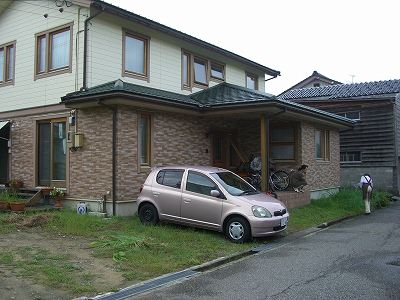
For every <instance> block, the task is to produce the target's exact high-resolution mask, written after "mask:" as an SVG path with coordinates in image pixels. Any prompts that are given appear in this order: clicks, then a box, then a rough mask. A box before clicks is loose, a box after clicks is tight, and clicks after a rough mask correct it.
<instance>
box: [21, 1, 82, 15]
mask: <svg viewBox="0 0 400 300" xmlns="http://www.w3.org/2000/svg"><path fill="white" fill-rule="evenodd" d="M21 2H24V3H26V4H29V5H32V6H36V7H43V8H46V9H51V10H54V11H58V12H59V11H60V9H59V8H58V9H57V8H52V7H47V6H44V5H39V4H33V3H30V2H28V1H24V0H23V1H21ZM62 13H68V14H73V15H77V13H74V12H71V11H66V10H63V12H62ZM80 15H81V16H82V17H88V15H87V14H80Z"/></svg>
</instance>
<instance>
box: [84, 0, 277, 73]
mask: <svg viewBox="0 0 400 300" xmlns="http://www.w3.org/2000/svg"><path fill="white" fill-rule="evenodd" d="M91 6H92V7H94V8H96V9H98V10H101V11H106V12H108V13H110V14H114V15H116V16H119V17H122V18H125V19H128V20H130V21H133V22H136V23H139V24H142V25H144V26H146V27H149V28H152V29H154V30H157V31H161V32H163V33H166V34H168V35H170V36H173V37H176V38H178V39H181V40H184V41H187V42H189V43H192V44H195V45H197V46H200V47H203V48H206V49H208V50H212V51H215V52H217V53H220V54H222V55H224V56H227V57H230V58H232V59H234V60H237V61H240V62H242V63H244V64H247V65H249V66H252V67H254V68H257V69H260V70H262V71H263V72H265V73H266V74H268V75H270V76H274V77H276V76H279V75H280V72H279V71H276V70H274V69H271V68H268V67H266V66H263V65H261V64H259V63H256V62H254V61H252V60H250V59H247V58H245V57H243V56H240V55H238V54H235V53H233V52H231V51H228V50H225V49H223V48H220V47H218V46H215V45H212V44H210V43H208V42H205V41H203V40H200V39H198V38H196V37H194V36H191V35H189V34H186V33H183V32H181V31H178V30H176V29H173V28H171V27H168V26H165V25H163V24H160V23H158V22H155V21H152V20H150V19H147V18H145V17H142V16H140V15H138V14H135V13H133V12H130V11H128V10H125V9H122V8H120V7H118V6H115V5H112V4H110V3H107V2H105V1H102V0H93V1H92V5H91Z"/></svg>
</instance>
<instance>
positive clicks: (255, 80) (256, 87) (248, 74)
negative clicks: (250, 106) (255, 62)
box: [245, 72, 258, 91]
mask: <svg viewBox="0 0 400 300" xmlns="http://www.w3.org/2000/svg"><path fill="white" fill-rule="evenodd" d="M247 77H250V78H253V79H254V90H255V91H258V76H257V75H256V74H254V73H250V72H246V76H245V84H246V88H248V89H251V90H252V88H249V87H248V86H247Z"/></svg>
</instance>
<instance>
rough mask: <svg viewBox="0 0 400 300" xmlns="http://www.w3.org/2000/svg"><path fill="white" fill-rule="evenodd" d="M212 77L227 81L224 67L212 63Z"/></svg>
mask: <svg viewBox="0 0 400 300" xmlns="http://www.w3.org/2000/svg"><path fill="white" fill-rule="evenodd" d="M210 69H211V71H210V77H211V78H212V79H217V80H225V68H224V66H223V65H221V64H218V63H215V62H211V68H210Z"/></svg>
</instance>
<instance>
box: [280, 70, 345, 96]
mask: <svg viewBox="0 0 400 300" xmlns="http://www.w3.org/2000/svg"><path fill="white" fill-rule="evenodd" d="M314 80H318V81H322V82H325V83H326V84H329V85H332V84H342V83H341V82H339V81H336V80H333V79H331V78H329V77H326V76H325V75H322V74H321V73H318V72H317V71H314V72H313V73H312V74H311V75H310V76H308V77H307V78H305V79H303V80H302V81H300V82H298V83H296V84H295V85H293V86H292V87H290V88H288V89H287V90H285V91H284V92H282V93H281V94H280V95H282V94H284V93H286V92H287V91H290V90H293V89H301V88H304V87H305V86H306V85H308V84H310V83H311V82H313V81H314Z"/></svg>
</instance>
